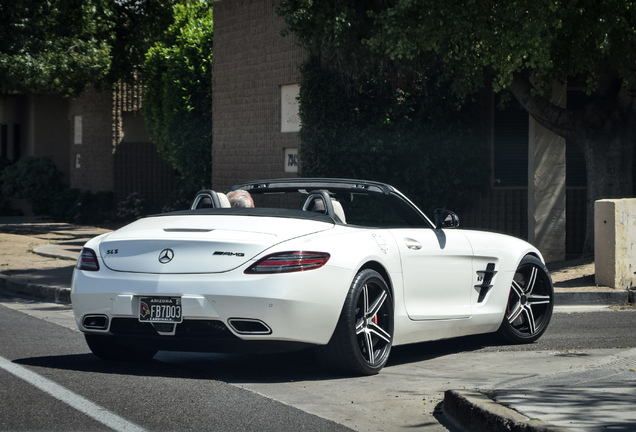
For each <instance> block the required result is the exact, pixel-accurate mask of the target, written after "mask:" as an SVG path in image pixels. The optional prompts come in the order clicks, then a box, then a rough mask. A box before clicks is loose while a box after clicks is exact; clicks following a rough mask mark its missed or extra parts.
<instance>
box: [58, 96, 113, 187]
mask: <svg viewBox="0 0 636 432" xmlns="http://www.w3.org/2000/svg"><path fill="white" fill-rule="evenodd" d="M69 115H70V128H71V133H70V136H71V144H70V146H71V148H70V157H71V161H70V164H71V165H70V186H71V187H74V188H80V189H83V190H90V191H93V192H97V191H112V190H113V188H114V185H113V95H112V92H110V91H97V90H94V89H88V90H86V91H85V92H84V93H82V94H81V95H80V96H78V97H76V98H74V99H73V100H72V101H71V106H70V109H69ZM77 116H81V139H80V140H79V141H81V142H80V143H77V141H78V140H77V138H79V137H77V134H76V132H77V130H76V123H77V121H78V120H77Z"/></svg>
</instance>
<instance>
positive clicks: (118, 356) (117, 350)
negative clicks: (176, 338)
mask: <svg viewBox="0 0 636 432" xmlns="http://www.w3.org/2000/svg"><path fill="white" fill-rule="evenodd" d="M84 338H85V339H86V343H87V344H88V347H89V348H90V350H91V351H92V353H93V354H95V355H96V356H97V357H99V358H101V359H103V360H116V361H143V360H150V359H151V358H153V357H154V356H155V354H157V350H153V349H148V348H139V347H135V346H132V345H127V344H123V343H121V341H119V340H118V339H117V337H115V336H110V335H96V334H88V333H86V334H84Z"/></svg>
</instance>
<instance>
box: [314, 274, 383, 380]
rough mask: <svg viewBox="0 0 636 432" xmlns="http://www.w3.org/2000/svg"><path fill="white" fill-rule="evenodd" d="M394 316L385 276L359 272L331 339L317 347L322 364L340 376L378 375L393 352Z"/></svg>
mask: <svg viewBox="0 0 636 432" xmlns="http://www.w3.org/2000/svg"><path fill="white" fill-rule="evenodd" d="M393 315H394V309H393V298H392V295H391V291H390V290H389V287H388V285H387V284H386V282H385V281H384V279H383V278H382V276H380V274H379V273H377V272H376V271H374V270H370V269H366V270H362V271H360V272H359V273H358V274H357V275H356V277H355V278H354V280H353V282H352V284H351V287H350V288H349V293H348V294H347V297H346V299H345V302H344V306H343V308H342V312H341V314H340V318H339V320H338V324H337V325H336V329H335V330H334V333H333V335H332V336H331V340H330V341H329V343H328V344H327V345H325V346H323V347H319V348H318V360H319V362H320V363H322V364H323V366H325V367H326V368H328V369H331V370H333V371H335V372H338V373H343V374H352V375H374V374H377V373H378V372H380V370H381V369H382V368H383V367H384V365H385V364H386V362H387V360H388V358H389V353H390V352H391V346H392V343H393Z"/></svg>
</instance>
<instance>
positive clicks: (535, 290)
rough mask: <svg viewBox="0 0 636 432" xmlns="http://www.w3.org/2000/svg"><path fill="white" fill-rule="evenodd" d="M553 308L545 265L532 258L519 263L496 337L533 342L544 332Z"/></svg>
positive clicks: (549, 280)
mask: <svg viewBox="0 0 636 432" xmlns="http://www.w3.org/2000/svg"><path fill="white" fill-rule="evenodd" d="M553 308H554V288H553V286H552V280H551V279H550V274H549V273H548V269H547V268H546V267H545V264H543V263H542V262H541V260H539V259H538V258H536V257H534V256H526V257H525V258H523V259H522V260H521V263H519V267H518V268H517V271H516V272H515V275H514V278H513V279H512V283H511V285H510V293H509V295H508V304H507V305H506V313H505V316H504V319H503V321H502V323H501V327H499V331H498V333H499V335H500V336H502V337H503V338H504V339H506V340H507V341H509V342H512V343H530V342H534V341H536V340H537V339H539V337H541V335H542V334H543V332H545V330H546V329H547V328H548V324H549V323H550V319H551V318H552V309H553Z"/></svg>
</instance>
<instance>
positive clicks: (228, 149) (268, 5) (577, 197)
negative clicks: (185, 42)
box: [212, 0, 586, 261]
mask: <svg viewBox="0 0 636 432" xmlns="http://www.w3.org/2000/svg"><path fill="white" fill-rule="evenodd" d="M283 28H284V22H283V20H282V18H280V17H279V16H277V14H276V12H275V3H273V2H272V1H271V0H218V1H217V2H215V4H214V60H213V73H212V76H213V144H212V159H213V169H212V176H213V178H212V187H213V188H215V189H217V190H224V189H225V188H227V187H229V186H231V185H232V184H235V183H238V182H241V181H244V180H249V179H256V178H276V177H287V176H295V175H296V174H295V172H294V169H293V168H294V166H293V164H294V163H297V149H298V148H299V147H300V145H301V143H300V142H299V139H298V137H297V134H296V131H297V130H298V128H297V127H295V125H296V123H297V122H296V123H295V122H294V120H291V121H290V119H293V118H294V109H296V111H295V112H296V113H297V107H294V106H293V103H292V102H293V99H294V96H293V95H294V91H297V89H296V90H295V89H294V85H295V84H297V83H298V82H299V78H300V77H299V72H298V67H299V66H300V64H301V63H302V61H303V60H304V59H305V58H306V55H305V53H304V52H303V50H302V49H300V48H299V47H298V46H297V45H296V43H295V42H294V39H293V36H281V30H282V29H283ZM557 90H559V91H557V92H555V94H557V95H559V97H560V100H559V101H557V102H558V103H560V104H562V105H563V104H565V103H566V98H567V97H566V92H565V89H557ZM290 95H291V96H290ZM481 102H482V103H481V105H482V108H483V122H484V125H485V130H487V133H486V136H484V137H482V140H483V142H482V143H481V145H482V146H483V147H484V149H485V151H488V152H489V154H490V156H491V157H490V161H491V166H490V169H491V173H492V177H491V184H490V187H488V188H487V189H485V190H483V191H482V192H481V193H480V194H479V196H478V197H475V200H474V201H475V204H474V206H473V207H472V208H471V209H469V210H467V211H465V212H463V214H461V215H460V217H461V220H462V226H464V227H468V228H476V229H486V230H491V231H498V232H503V233H508V234H512V235H515V236H517V237H521V238H525V239H528V240H530V241H531V242H532V243H534V244H535V245H537V246H538V247H539V249H540V250H541V251H542V253H543V254H544V255H545V257H546V260H547V261H558V260H563V259H565V258H566V255H567V254H575V253H577V252H580V248H581V247H582V239H583V237H584V229H585V205H586V199H585V187H584V184H583V185H582V186H581V185H580V184H577V185H576V186H569V185H568V184H566V177H567V173H566V166H567V167H569V165H567V164H566V159H568V152H567V151H566V143H565V141H564V140H563V139H562V138H560V137H558V136H556V135H554V134H553V133H552V132H550V131H548V130H545V129H544V128H541V127H540V126H539V125H537V124H536V123H535V122H534V120H533V119H532V118H530V117H529V116H528V115H527V113H525V112H524V111H523V110H519V109H516V110H515V109H511V110H508V111H500V110H498V109H497V108H496V107H495V102H494V97H493V96H492V94H489V95H488V96H486V97H485V98H483V100H482V101H481ZM289 126H291V127H289ZM298 127H299V124H298ZM581 163H582V162H581V161H580V160H577V161H576V164H578V165H579V166H580V165H581ZM290 168H292V169H290ZM583 171H584V170H583ZM566 207H567V211H566ZM577 249H578V250H577Z"/></svg>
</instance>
